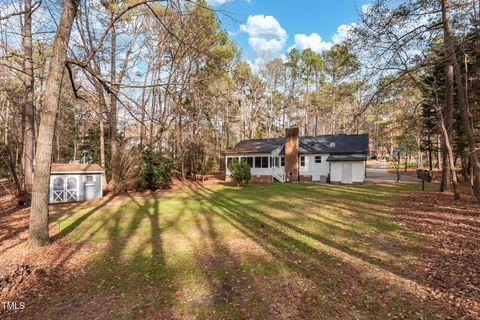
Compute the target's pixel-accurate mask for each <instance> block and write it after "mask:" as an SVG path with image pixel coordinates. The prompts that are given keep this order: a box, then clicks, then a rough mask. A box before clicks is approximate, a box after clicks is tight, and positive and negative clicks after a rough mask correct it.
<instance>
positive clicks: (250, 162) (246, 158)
mask: <svg viewBox="0 0 480 320" xmlns="http://www.w3.org/2000/svg"><path fill="white" fill-rule="evenodd" d="M241 160H242V161H243V162H246V163H247V164H248V165H249V166H250V168H252V167H253V157H242V158H241Z"/></svg>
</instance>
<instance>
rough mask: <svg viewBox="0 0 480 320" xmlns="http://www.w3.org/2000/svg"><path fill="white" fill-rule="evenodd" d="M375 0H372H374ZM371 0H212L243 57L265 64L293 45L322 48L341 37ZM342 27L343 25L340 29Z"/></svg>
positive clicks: (300, 47)
mask: <svg viewBox="0 0 480 320" xmlns="http://www.w3.org/2000/svg"><path fill="white" fill-rule="evenodd" d="M370 1H371V0H370ZM368 2H369V0H316V1H315V0H310V1H308V0H296V1H293V0H276V1H275V0H210V3H212V4H213V6H214V8H215V9H220V10H224V11H226V12H227V14H228V15H229V16H230V17H227V16H225V15H223V14H221V13H220V14H219V17H220V19H221V21H222V24H223V27H224V28H225V29H226V30H227V31H229V32H230V36H231V38H232V39H233V40H234V41H236V42H237V44H238V46H239V47H240V48H241V49H242V50H243V58H244V59H246V60H249V61H251V62H252V63H254V64H261V63H262V61H266V60H269V59H271V58H273V57H276V56H282V55H284V54H285V53H286V52H287V51H288V49H289V48H291V47H292V46H295V47H297V48H299V49H305V48H312V49H313V50H314V51H317V52H321V51H322V50H325V49H328V48H329V46H331V45H332V43H335V42H337V41H340V40H341V38H342V36H343V35H344V34H345V33H347V32H348V28H349V26H350V25H351V24H352V23H353V22H354V21H355V20H356V19H357V11H360V10H361V9H362V6H364V5H366V4H368ZM339 27H340V29H339Z"/></svg>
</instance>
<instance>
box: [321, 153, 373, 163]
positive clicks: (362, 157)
mask: <svg viewBox="0 0 480 320" xmlns="http://www.w3.org/2000/svg"><path fill="white" fill-rule="evenodd" d="M327 161H367V155H366V154H335V155H330V156H328V158H327Z"/></svg>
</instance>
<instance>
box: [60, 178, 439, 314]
mask: <svg viewBox="0 0 480 320" xmlns="http://www.w3.org/2000/svg"><path fill="white" fill-rule="evenodd" d="M418 188H419V186H417V185H415V184H389V185H363V186H332V185H323V184H303V183H296V184H281V183H274V184H265V185H248V186H244V187H236V186H233V185H220V186H211V187H198V188H194V189H190V190H187V191H183V192H175V193H173V192H172V193H166V194H162V195H149V196H145V197H140V196H137V197H133V198H128V197H125V198H124V199H121V198H116V199H113V200H112V201H110V202H109V203H107V200H104V201H105V202H106V203H100V204H97V206H93V207H81V208H77V209H74V210H72V211H71V212H68V213H65V214H63V215H54V216H55V220H54V223H55V224H56V225H57V226H58V227H59V228H60V233H61V235H62V236H64V237H68V238H70V239H74V240H75V241H86V242H91V243H100V244H103V246H102V248H104V249H103V250H102V252H98V253H97V254H96V255H95V257H94V258H92V259H91V261H90V262H89V263H88V265H87V266H86V274H85V276H83V277H81V279H77V280H76V281H78V283H77V286H80V287H81V288H83V291H84V292H92V293H94V294H97V295H112V294H115V295H119V296H120V297H121V301H123V303H124V304H126V306H127V307H126V308H123V309H122V308H120V309H118V310H117V312H116V313H115V317H122V318H126V319H135V318H138V317H141V316H142V315H151V316H152V317H184V316H185V317H192V316H193V317H196V318H198V319H236V318H277V317H285V316H287V315H289V316H291V317H293V318H298V319H307V318H311V319H315V318H319V317H320V318H341V319H344V318H355V317H360V318H365V319H371V318H391V317H394V316H398V317H401V316H402V315H406V314H411V313H412V312H413V313H412V314H415V312H423V311H422V310H423V309H425V308H426V309H428V308H435V307H434V306H429V305H426V306H425V305H422V304H418V301H417V299H416V298H415V297H414V296H412V295H410V294H409V293H408V287H407V286H406V282H407V280H408V278H407V275H405V274H404V273H403V271H402V270H404V269H405V268H407V267H408V264H409V263H411V262H412V261H415V260H417V261H419V260H420V259H421V258H420V257H417V256H415V255H414V254H411V253H410V252H408V250H409V248H412V247H416V246H419V245H421V241H422V238H421V237H420V236H418V235H417V234H416V233H415V232H414V231H412V230H408V229H406V228H405V227H404V226H403V225H401V224H399V223H397V222H396V221H395V219H394V214H393V209H392V203H393V202H392V201H393V200H394V198H395V196H397V195H398V194H402V193H405V192H410V191H414V190H418ZM97 207H98V208H97ZM403 256H408V257H409V258H408V259H403V258H402V257H403ZM391 279H395V281H394V282H392V280H391ZM404 282H405V283H404ZM386 293H389V295H388V296H387V295H386ZM129 305H131V306H135V307H134V308H133V307H132V308H128V306H129Z"/></svg>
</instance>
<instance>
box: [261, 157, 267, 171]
mask: <svg viewBox="0 0 480 320" xmlns="http://www.w3.org/2000/svg"><path fill="white" fill-rule="evenodd" d="M262 168H268V157H262Z"/></svg>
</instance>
